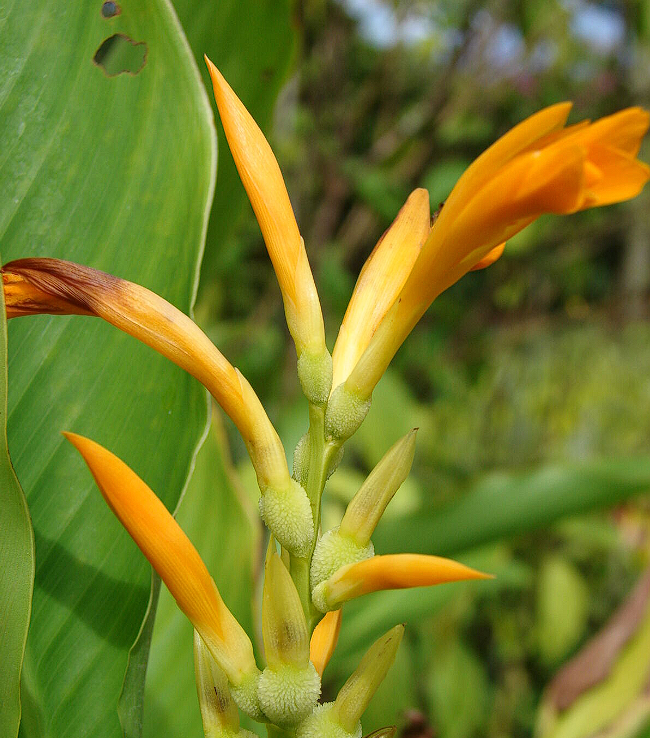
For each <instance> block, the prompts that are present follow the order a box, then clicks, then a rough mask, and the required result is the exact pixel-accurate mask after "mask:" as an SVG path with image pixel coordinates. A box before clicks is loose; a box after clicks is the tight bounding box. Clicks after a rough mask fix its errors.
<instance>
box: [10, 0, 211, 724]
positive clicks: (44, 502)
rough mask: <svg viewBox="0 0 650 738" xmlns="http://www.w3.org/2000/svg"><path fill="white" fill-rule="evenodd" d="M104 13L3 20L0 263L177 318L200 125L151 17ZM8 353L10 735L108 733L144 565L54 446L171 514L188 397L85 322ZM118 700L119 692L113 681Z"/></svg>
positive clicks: (144, 356) (145, 585)
mask: <svg viewBox="0 0 650 738" xmlns="http://www.w3.org/2000/svg"><path fill="white" fill-rule="evenodd" d="M119 5H120V6H121V12H120V13H119V14H118V15H115V16H114V17H111V18H105V17H103V15H102V13H101V9H102V3H100V2H96V3H94V2H93V3H90V2H84V3H51V2H48V1H47V0H35V1H34V2H28V3H25V2H18V1H17V0H16V1H14V2H9V3H6V4H5V6H4V8H3V11H2V14H1V18H0V139H1V140H2V141H4V142H5V143H6V145H5V146H3V149H2V153H1V154H0V183H1V186H2V191H3V193H4V195H5V196H4V197H3V198H2V200H1V201H0V239H1V242H2V256H3V258H4V259H6V260H9V259H13V258H17V257H23V256H36V255H48V256H57V257H63V258H68V259H72V260H74V261H78V262H82V263H85V264H89V265H91V266H93V267H97V268H100V269H104V270H106V271H109V272H112V273H114V274H117V275H119V276H122V277H126V278H128V279H131V280H133V281H135V282H139V283H141V284H144V285H146V286H147V287H149V288H151V289H153V290H154V291H156V292H158V293H159V294H161V295H163V296H164V297H166V298H167V299H168V300H170V301H171V302H172V303H174V304H175V305H177V306H178V307H179V308H180V309H182V310H184V311H186V312H187V311H189V310H190V308H191V303H192V298H193V294H194V292H195V289H196V278H197V268H198V262H199V258H200V254H201V249H202V242H203V238H204V234H205V228H206V221H207V209H208V207H209V203H210V202H211V199H212V192H213V181H214V168H215V158H216V152H215V141H214V135H213V131H212V129H211V123H210V110H209V107H208V105H207V98H206V95H205V91H204V89H203V87H202V85H201V83H200V79H199V76H198V74H197V70H196V67H195V64H194V61H193V59H192V57H191V54H190V53H189V49H188V47H187V44H186V41H185V39H184V37H183V34H182V31H181V28H180V26H179V24H178V21H177V19H176V17H175V15H174V13H173V10H172V9H171V6H170V5H169V3H168V2H167V1H166V0H121V1H120V3H119ZM117 33H120V34H124V35H125V36H127V37H128V38H129V39H131V41H133V42H134V43H144V44H146V52H147V53H146V57H145V64H144V66H143V67H142V69H140V70H139V71H138V72H137V73H136V74H129V73H125V74H118V75H116V76H110V77H109V76H107V74H106V73H105V71H104V70H103V69H102V68H100V67H99V66H97V65H96V64H95V63H94V62H93V57H94V55H95V53H96V52H97V50H98V49H99V47H100V45H101V44H102V43H103V42H104V40H105V39H107V38H109V37H111V36H112V35H114V34H117ZM127 43H129V42H127ZM123 48H126V47H123ZM109 56H110V55H109ZM118 56H119V55H117V56H115V57H114V59H113V61H114V62H117V61H120V59H119V58H118ZM109 60H110V59H109ZM122 61H123V60H122ZM106 64H107V67H108V66H109V65H108V61H107V62H106ZM113 67H114V64H113ZM136 71H137V70H136ZM9 357H10V361H9V445H10V448H11V452H12V458H13V461H14V464H15V468H16V472H17V474H18V477H19V479H20V480H21V482H22V485H23V488H24V490H25V493H26V495H27V499H28V502H29V506H30V511H31V515H32V520H33V524H34V530H35V538H36V580H35V589H34V599H33V608H32V623H31V627H30V631H29V636H28V640H27V649H26V654H25V663H24V667H23V681H22V698H23V721H22V726H21V734H22V735H24V736H26V737H27V736H30V737H31V736H38V738H48V737H49V736H53V737H56V738H59V737H60V736H62V735H66V736H89V735H98V736H99V735H101V736H103V737H111V736H119V735H120V734H121V728H120V722H119V719H118V711H117V706H118V699H119V696H120V693H121V690H122V685H123V682H124V680H125V670H126V667H127V659H128V654H129V649H130V647H131V645H132V644H133V642H134V640H135V638H136V636H137V634H138V631H139V629H140V625H141V622H142V619H143V616H144V614H145V611H146V608H147V603H148V601H149V595H150V569H149V566H148V564H147V563H146V561H145V559H144V558H143V557H142V555H141V554H140V553H139V552H138V550H137V549H136V547H135V545H134V544H133V543H132V542H131V540H130V539H129V537H128V536H127V535H126V533H125V532H124V531H123V530H122V529H121V527H120V525H119V524H118V523H117V521H116V520H115V519H114V518H113V516H112V515H111V513H110V512H109V510H108V508H107V507H106V505H105V503H104V502H103V500H102V499H101V496H100V495H99V493H98V492H97V490H96V488H95V485H94V483H93V481H92V478H91V476H90V474H89V473H88V471H87V469H86V468H85V466H84V464H83V462H82V460H81V458H80V457H79V456H78V455H77V454H76V453H75V452H74V450H73V449H72V448H71V447H70V446H69V445H67V444H65V443H64V441H63V439H62V437H61V435H60V431H61V430H65V429H69V430H74V431H77V432H80V433H82V434H85V435H88V436H90V437H91V438H94V439H96V440H97V441H99V442H100V443H102V444H104V445H105V446H106V447H107V448H109V449H111V450H112V451H114V452H115V453H117V454H118V455H119V456H121V457H122V458H123V459H124V460H125V461H126V462H127V463H128V464H129V465H131V466H132V467H133V468H134V469H135V470H136V471H137V472H138V473H139V474H140V475H141V476H142V477H143V478H144V479H145V480H146V481H147V482H148V483H149V484H150V485H151V487H152V488H153V489H154V490H156V492H157V493H158V494H159V495H160V496H161V498H162V499H163V501H164V502H165V504H166V505H167V506H168V507H169V508H171V509H173V508H174V507H175V506H176V504H177V501H178V499H179V496H180V493H181V490H182V488H183V486H184V484H185V482H186V479H187V476H188V472H189V469H190V466H191V463H192V458H193V454H194V453H195V449H196V447H197V444H198V441H199V439H200V437H201V435H202V434H203V432H204V427H205V420H206V407H207V405H206V395H205V392H204V390H203V389H202V388H201V387H200V386H199V385H198V384H197V383H196V382H195V381H194V380H193V379H191V378H190V377H188V376H187V375H185V374H184V373H183V372H182V371H180V370H179V369H178V368H177V367H175V366H173V365H171V364H169V362H167V361H166V360H164V359H163V358H162V357H160V356H158V355H157V354H155V353H154V352H153V351H151V350H150V349H149V348H147V347H145V346H143V345H141V344H139V343H138V342H136V341H134V340H133V339H131V338H129V337H127V336H124V335H123V334H121V333H119V332H118V331H116V330H115V329H114V328H112V327H111V326H108V325H106V324H103V323H102V322H101V321H99V320H97V319H94V318H78V317H71V318H55V317H36V318H20V319H18V320H14V321H11V323H10V330H9ZM142 678H143V675H141V677H140V682H141V680H142ZM127 688H128V689H133V690H135V691H137V689H136V687H134V683H133V680H129V682H128V684H127Z"/></svg>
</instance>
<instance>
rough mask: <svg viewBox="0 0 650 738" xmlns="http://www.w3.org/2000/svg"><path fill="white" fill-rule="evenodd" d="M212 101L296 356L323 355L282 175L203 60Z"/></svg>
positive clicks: (314, 301) (316, 308)
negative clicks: (276, 285) (265, 251)
mask: <svg viewBox="0 0 650 738" xmlns="http://www.w3.org/2000/svg"><path fill="white" fill-rule="evenodd" d="M205 63H206V64H207V66H208V71H209V72H210V77H211V78H212V85H213V88H214V97H215V100H216V102H217V107H218V108H219V115H220V116H221V122H222V124H223V129H224V132H225V134H226V139H227V140H228V146H229V147H230V150H231V152H232V155H233V159H234V160H235V164H236V166H237V170H238V172H239V176H240V178H241V181H242V183H243V185H244V187H245V189H246V192H247V194H248V198H249V200H250V202H251V205H252V206H253V210H254V211H255V216H256V217H257V221H258V223H259V225H260V229H261V231H262V235H263V236H264V241H265V243H266V248H267V249H268V252H269V256H270V257H271V262H272V263H273V269H274V270H275V274H276V276H277V278H278V282H279V284H280V290H281V291H282V298H283V301H284V310H285V313H286V316H287V324H288V326H289V331H290V332H291V335H292V336H293V339H294V341H295V343H296V350H297V352H298V356H300V355H301V354H302V352H303V351H305V350H307V351H308V352H309V353H311V354H313V355H320V354H321V353H322V352H323V351H325V350H326V349H325V330H324V327H323V315H322V312H321V307H320V302H319V300H318V294H317V292H316V286H315V284H314V278H313V276H312V273H311V268H310V266H309V261H308V259H307V252H306V251H305V244H304V241H303V240H302V238H301V236H300V231H299V230H298V225H297V223H296V218H295V216H294V214H293V208H292V207H291V202H290V200H289V195H288V193H287V188H286V186H285V184H284V179H283V177H282V172H281V171H280V167H279V166H278V162H277V160H276V158H275V156H274V155H273V151H271V147H270V146H269V144H268V141H267V140H266V138H265V137H264V134H263V133H262V131H261V130H260V129H259V127H258V125H257V123H255V121H254V120H253V118H252V116H251V115H250V113H249V112H248V110H246V108H245V107H244V105H243V103H242V102H241V100H240V99H239V98H238V97H237V95H235V93H234V92H233V90H232V88H231V87H230V85H229V84H228V83H227V82H226V80H225V79H224V78H223V76H222V74H221V72H220V71H219V70H218V69H217V68H216V67H215V65H214V64H213V63H212V62H211V61H210V60H209V59H208V57H207V56H206V57H205Z"/></svg>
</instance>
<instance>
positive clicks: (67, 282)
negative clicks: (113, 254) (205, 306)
mask: <svg viewBox="0 0 650 738" xmlns="http://www.w3.org/2000/svg"><path fill="white" fill-rule="evenodd" d="M2 275H3V283H4V289H5V296H6V299H7V304H8V305H9V306H10V309H11V311H12V314H13V315H26V314H28V313H29V314H33V313H37V312H47V313H77V314H81V315H94V316H97V317H99V318H102V319H104V320H106V321H107V322H108V323H111V324H112V325H114V326H115V327H116V328H119V329H120V330H122V331H124V332H125V333H128V334H130V335H131V336H133V337H134V338H137V339H138V340H140V341H142V342H143V343H146V344H147V345H148V346H150V347H151V348H153V349H155V350H156V351H158V352H159V353H161V354H162V355H163V356H165V357H166V358H167V359H169V360H170V361H173V362H174V363H175V364H177V365H178V366H180V367H181V368H182V369H184V370H185V371H187V372H189V373H190V374H191V375H192V376H194V377H196V379H198V380H199V382H201V383H202V384H203V385H204V386H205V387H207V389H208V390H209V391H210V393H211V394H212V396H213V397H214V398H215V400H216V401H217V402H218V403H219V404H220V405H221V407H222V408H223V409H224V410H225V411H226V413H228V415H229V416H230V417H231V418H232V420H233V422H234V423H235V425H236V426H237V428H238V429H239V432H240V433H241V434H242V436H243V438H244V441H245V442H246V445H247V447H248V449H249V451H250V454H251V459H252V461H253V464H254V466H255V470H256V472H257V474H258V478H259V480H260V484H262V485H263V486H269V487H276V486H280V487H284V486H287V485H288V484H289V483H290V475H289V470H288V467H287V462H286V457H285V453H284V448H283V446H282V443H281V441H280V438H279V436H278V434H277V432H276V431H275V428H274V427H273V425H272V424H271V421H270V420H269V418H268V415H267V414H266V412H265V410H264V408H263V407H262V404H261V402H260V400H259V398H258V397H257V395H256V394H255V392H254V391H253V389H252V387H251V386H250V384H249V383H248V382H247V381H246V379H245V378H244V377H243V376H242V375H241V374H240V373H239V372H238V371H237V369H235V368H234V367H233V366H232V365H231V364H230V362H228V360H227V359H226V358H225V356H223V354H222V353H221V352H220V351H219V350H218V349H217V347H216V346H215V345H214V344H213V343H212V341H210V339H209V338H208V337H207V336H206V335H205V333H203V331H202V330H201V329H200V328H199V327H198V326H197V325H196V323H194V321H192V320H191V319H190V318H189V317H188V316H187V315H185V314H184V313H182V312H181V311H180V310H178V309H177V308H176V307H174V306H173V305H172V304H170V303H169V302H167V300H164V299H163V298H162V297H160V296H159V295H157V294H155V293H154V292H151V290H148V289H146V288H145V287H142V286H140V285H138V284H134V283H133V282H129V281H127V280H126V279H120V278H118V277H114V276H113V275H111V274H106V273H105V272H101V271H99V270H97V269H92V268H90V267H87V266H83V265H81V264H75V263H73V262H70V261H64V260H62V259H48V258H33V259H18V260H16V261H12V262H10V263H9V264H6V265H5V266H4V267H2Z"/></svg>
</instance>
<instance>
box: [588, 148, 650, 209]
mask: <svg viewBox="0 0 650 738" xmlns="http://www.w3.org/2000/svg"><path fill="white" fill-rule="evenodd" d="M587 164H588V170H587V174H588V176H589V175H590V179H589V180H588V181H587V182H586V183H585V192H584V198H583V201H582V203H581V205H580V209H581V210H584V209H585V208H593V207H598V206H601V205H610V204H612V203H615V202H623V201H624V200H630V199H631V198H633V197H636V196H637V195H638V194H639V193H640V192H641V190H642V189H643V187H644V185H645V184H646V182H647V181H648V179H650V167H649V166H648V165H647V164H645V163H644V162H641V161H638V159H634V158H632V157H631V156H629V155H628V154H626V153H623V152H621V151H620V150H618V149H614V148H612V147H610V146H603V145H594V146H592V147H591V148H590V150H589V160H588V162H587Z"/></svg>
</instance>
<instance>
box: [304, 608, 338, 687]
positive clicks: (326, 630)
mask: <svg viewBox="0 0 650 738" xmlns="http://www.w3.org/2000/svg"><path fill="white" fill-rule="evenodd" d="M342 616H343V611H342V610H330V612H327V613H325V615H324V617H323V619H322V620H321V621H320V622H319V623H318V625H317V626H316V627H315V628H314V632H313V633H312V634H311V641H310V642H309V660H310V661H311V662H312V664H313V665H314V666H315V667H316V671H317V672H318V673H319V675H320V676H323V672H324V671H325V667H326V666H327V664H328V663H329V660H330V659H331V658H332V654H333V653H334V649H335V648H336V644H337V642H338V640H339V633H340V631H341V620H342Z"/></svg>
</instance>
